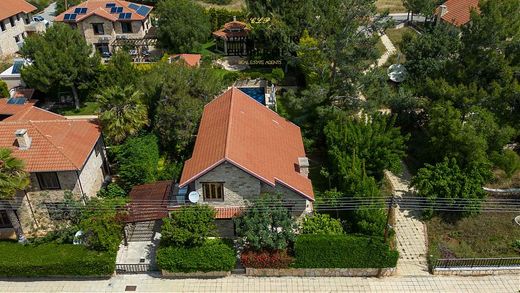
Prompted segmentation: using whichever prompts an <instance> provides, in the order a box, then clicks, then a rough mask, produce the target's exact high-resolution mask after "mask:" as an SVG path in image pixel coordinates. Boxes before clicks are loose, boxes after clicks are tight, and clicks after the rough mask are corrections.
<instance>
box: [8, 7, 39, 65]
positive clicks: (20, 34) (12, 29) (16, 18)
mask: <svg viewBox="0 0 520 293" xmlns="http://www.w3.org/2000/svg"><path fill="white" fill-rule="evenodd" d="M35 10H36V7H34V6H33V5H31V4H30V3H29V2H27V1H25V0H1V1H0V56H2V55H10V54H14V53H16V52H18V50H19V49H20V46H21V45H22V43H23V40H24V39H25V38H26V37H27V36H28V33H30V31H31V26H30V25H29V24H30V23H31V12H34V11H35Z"/></svg>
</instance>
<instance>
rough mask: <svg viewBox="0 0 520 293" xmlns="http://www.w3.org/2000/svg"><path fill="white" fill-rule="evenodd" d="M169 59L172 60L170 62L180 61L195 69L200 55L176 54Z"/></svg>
mask: <svg viewBox="0 0 520 293" xmlns="http://www.w3.org/2000/svg"><path fill="white" fill-rule="evenodd" d="M171 58H172V61H173V60H177V59H181V60H183V61H184V62H186V64H188V66H190V67H197V66H199V64H200V59H201V58H202V55H200V54H176V55H172V56H171Z"/></svg>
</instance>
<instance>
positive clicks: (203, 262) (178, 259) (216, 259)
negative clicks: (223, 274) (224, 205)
mask: <svg viewBox="0 0 520 293" xmlns="http://www.w3.org/2000/svg"><path fill="white" fill-rule="evenodd" d="M235 263H236V256H235V251H234V250H233V249H232V248H231V247H230V246H228V245H226V244H224V243H223V242H222V241H220V240H208V241H206V243H204V244H203V245H202V246H197V247H190V248H185V247H171V246H170V247H161V248H159V250H158V251H157V264H158V266H159V268H160V269H162V270H165V271H169V272H182V273H192V272H212V271H231V270H232V269H234V268H235Z"/></svg>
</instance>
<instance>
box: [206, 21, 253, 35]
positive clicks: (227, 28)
mask: <svg viewBox="0 0 520 293" xmlns="http://www.w3.org/2000/svg"><path fill="white" fill-rule="evenodd" d="M231 29H241V30H240V31H238V32H233V31H231ZM250 32H251V30H250V29H249V28H248V27H247V25H246V24H245V23H243V22H241V21H236V20H235V21H231V22H228V23H226V24H224V28H222V29H219V30H217V31H214V32H213V35H214V36H216V37H219V38H223V39H229V38H233V37H247V35H249V33H250Z"/></svg>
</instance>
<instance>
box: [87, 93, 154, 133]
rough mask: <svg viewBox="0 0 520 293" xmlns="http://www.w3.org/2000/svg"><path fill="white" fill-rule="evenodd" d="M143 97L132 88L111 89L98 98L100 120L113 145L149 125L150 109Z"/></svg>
mask: <svg viewBox="0 0 520 293" xmlns="http://www.w3.org/2000/svg"><path fill="white" fill-rule="evenodd" d="M142 96H143V93H142V92H141V91H138V90H134V88H133V87H132V86H127V87H125V88H121V87H119V86H114V87H109V88H106V89H105V90H104V91H103V93H101V94H99V95H97V96H96V97H97V100H98V102H99V104H100V115H99V120H100V122H101V126H102V128H103V132H104V134H105V135H106V137H107V139H108V140H109V141H110V142H111V143H120V142H122V141H123V140H125V139H126V138H127V137H128V136H131V135H134V134H136V133H138V132H139V130H141V129H142V128H143V127H145V126H147V125H148V109H147V107H146V105H144V104H143V102H142Z"/></svg>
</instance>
